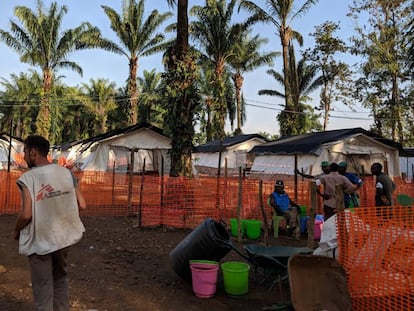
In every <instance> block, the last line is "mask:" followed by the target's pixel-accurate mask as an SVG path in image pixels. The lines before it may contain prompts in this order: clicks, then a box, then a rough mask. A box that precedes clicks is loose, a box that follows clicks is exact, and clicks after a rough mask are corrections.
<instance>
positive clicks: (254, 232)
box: [244, 219, 262, 240]
mask: <svg viewBox="0 0 414 311" xmlns="http://www.w3.org/2000/svg"><path fill="white" fill-rule="evenodd" d="M244 225H245V226H246V235H247V237H248V238H249V239H252V240H256V239H258V238H260V235H261V233H262V222H261V221H260V220H254V219H246V220H245V221H244Z"/></svg>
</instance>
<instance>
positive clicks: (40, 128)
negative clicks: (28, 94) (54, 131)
mask: <svg viewBox="0 0 414 311" xmlns="http://www.w3.org/2000/svg"><path fill="white" fill-rule="evenodd" d="M52 79H53V72H52V71H51V70H50V69H45V70H43V88H42V96H41V97H42V98H41V101H40V107H39V112H38V114H37V118H36V130H37V133H38V134H39V135H42V136H43V137H45V138H46V139H49V134H50V133H49V132H50V125H51V123H50V89H51V86H52Z"/></svg>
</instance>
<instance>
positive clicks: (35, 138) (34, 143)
mask: <svg viewBox="0 0 414 311" xmlns="http://www.w3.org/2000/svg"><path fill="white" fill-rule="evenodd" d="M23 143H24V145H25V147H26V148H27V149H36V150H37V151H38V152H39V153H40V155H42V156H44V157H47V155H48V153H49V149H50V143H49V141H48V140H47V139H46V138H44V137H43V136H40V135H29V136H27V138H26V139H25V140H24V142H23Z"/></svg>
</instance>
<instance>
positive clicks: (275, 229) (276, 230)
mask: <svg viewBox="0 0 414 311" xmlns="http://www.w3.org/2000/svg"><path fill="white" fill-rule="evenodd" d="M284 219H285V217H283V216H278V215H277V214H276V213H274V214H273V236H274V237H275V238H278V237H279V226H280V221H281V220H284Z"/></svg>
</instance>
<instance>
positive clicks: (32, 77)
mask: <svg viewBox="0 0 414 311" xmlns="http://www.w3.org/2000/svg"><path fill="white" fill-rule="evenodd" d="M0 84H1V85H2V86H3V88H4V90H3V91H2V92H1V93H0V100H1V102H2V103H3V105H4V106H2V107H1V108H0V114H2V115H3V117H2V118H3V119H5V120H7V121H8V122H2V123H4V124H5V125H6V124H11V125H12V129H11V130H12V131H11V132H10V128H9V129H7V132H10V133H12V134H13V135H15V136H16V137H26V136H27V135H29V134H30V133H31V132H32V130H33V128H32V124H34V121H35V120H36V115H37V109H36V107H34V105H33V103H37V102H38V101H39V94H40V90H41V87H42V80H41V77H40V76H39V74H38V73H37V72H35V71H33V70H31V71H30V74H27V73H20V74H19V75H16V74H12V75H10V80H6V79H4V78H1V82H0ZM1 131H6V129H5V128H2V129H1Z"/></svg>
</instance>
